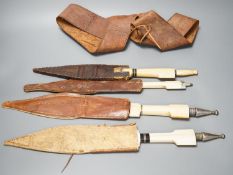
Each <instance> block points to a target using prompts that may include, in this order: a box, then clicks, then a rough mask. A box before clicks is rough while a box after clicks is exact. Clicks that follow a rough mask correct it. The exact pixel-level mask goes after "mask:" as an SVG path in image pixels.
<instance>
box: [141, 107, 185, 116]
mask: <svg viewBox="0 0 233 175" xmlns="http://www.w3.org/2000/svg"><path fill="white" fill-rule="evenodd" d="M141 114H142V115H156V116H167V117H171V118H177V119H188V118H189V106H188V105H182V104H171V105H142V111H141Z"/></svg>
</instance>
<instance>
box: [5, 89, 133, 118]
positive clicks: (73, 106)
mask: <svg viewBox="0 0 233 175" xmlns="http://www.w3.org/2000/svg"><path fill="white" fill-rule="evenodd" d="M2 107H4V108H11V109H16V110H19V111H23V112H27V113H31V114H35V115H39V116H44V117H50V118H57V119H76V118H97V119H114V120H126V119H127V118H128V116H129V111H130V101H129V100H128V99H124V98H111V97H101V96H85V95H78V94H72V93H58V94H51V95H45V96H41V97H36V98H32V99H26V100H16V101H7V102H4V103H3V104H2Z"/></svg>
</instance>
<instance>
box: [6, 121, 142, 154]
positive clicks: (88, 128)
mask: <svg viewBox="0 0 233 175" xmlns="http://www.w3.org/2000/svg"><path fill="white" fill-rule="evenodd" d="M137 132H138V130H137V127H136V125H135V124H128V125H113V126H110V125H66V126H58V127H54V128H48V129H44V130H41V131H38V132H34V133H31V134H28V135H24V136H22V137H17V138H14V139H10V140H7V141H5V143H4V145H8V146H14V147H19V148H25V149H31V150H36V151H44V152H53V153H62V154H85V153H105V152H136V151H138V150H139V146H140V142H139V140H138V136H137Z"/></svg>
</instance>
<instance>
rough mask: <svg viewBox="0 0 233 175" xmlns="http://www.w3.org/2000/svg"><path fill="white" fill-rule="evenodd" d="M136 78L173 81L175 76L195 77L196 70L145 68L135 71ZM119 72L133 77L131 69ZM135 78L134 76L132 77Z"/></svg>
mask: <svg viewBox="0 0 233 175" xmlns="http://www.w3.org/2000/svg"><path fill="white" fill-rule="evenodd" d="M135 70H136V77H142V78H143V77H144V78H160V79H175V78H176V76H181V77H183V76H191V75H197V70H196V69H186V70H182V69H179V70H176V69H173V68H147V69H135ZM120 71H122V72H129V76H130V77H132V76H133V74H134V73H133V69H131V68H123V69H121V70H120ZM134 76H135V75H134Z"/></svg>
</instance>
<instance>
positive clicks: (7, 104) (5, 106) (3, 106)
mask: <svg viewBox="0 0 233 175" xmlns="http://www.w3.org/2000/svg"><path fill="white" fill-rule="evenodd" d="M10 104H11V103H10V102H9V101H5V102H3V103H2V108H9V107H10V106H11V105H10Z"/></svg>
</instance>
